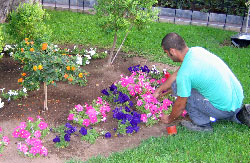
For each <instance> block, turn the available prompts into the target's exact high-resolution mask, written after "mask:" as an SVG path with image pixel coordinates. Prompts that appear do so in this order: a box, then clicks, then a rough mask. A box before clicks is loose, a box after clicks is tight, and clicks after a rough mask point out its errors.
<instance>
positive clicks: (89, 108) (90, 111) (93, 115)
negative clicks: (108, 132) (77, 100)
mask: <svg viewBox="0 0 250 163" xmlns="http://www.w3.org/2000/svg"><path fill="white" fill-rule="evenodd" d="M109 111H110V107H109V104H108V103H107V102H106V101H105V100H102V98H100V97H98V99H97V100H93V102H92V105H88V104H87V103H85V105H84V106H82V105H80V104H78V105H76V106H75V108H74V109H72V110H70V114H69V116H68V120H70V121H73V122H74V123H78V124H79V125H80V126H85V127H88V126H89V125H90V124H97V123H99V122H101V121H106V117H107V112H109Z"/></svg>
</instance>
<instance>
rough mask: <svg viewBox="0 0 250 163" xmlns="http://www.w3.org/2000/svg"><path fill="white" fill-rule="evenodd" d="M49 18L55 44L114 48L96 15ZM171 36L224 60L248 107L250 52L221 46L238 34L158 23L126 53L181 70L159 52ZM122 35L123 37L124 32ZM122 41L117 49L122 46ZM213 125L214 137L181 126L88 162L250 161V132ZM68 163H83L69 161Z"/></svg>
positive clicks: (136, 35)
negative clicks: (167, 133)
mask: <svg viewBox="0 0 250 163" xmlns="http://www.w3.org/2000/svg"><path fill="white" fill-rule="evenodd" d="M48 13H49V14H51V20H50V21H48V22H47V24H49V25H50V26H51V28H52V30H53V36H52V41H53V42H54V43H56V44H66V43H71V44H84V45H85V46H91V47H93V46H97V47H99V48H110V47H111V45H112V41H113V36H112V33H109V34H107V33H105V32H103V31H102V30H101V29H100V28H99V27H98V24H97V23H98V21H97V18H96V16H95V15H87V14H81V13H73V12H69V11H48ZM169 32H176V33H179V34H180V35H181V36H183V38H184V39H185V40H186V42H187V44H188V46H189V47H192V46H201V47H204V48H206V49H208V50H210V51H211V52H213V53H215V54H216V55H218V56H219V57H220V58H221V59H223V60H224V61H225V62H226V63H227V65H228V66H229V67H230V68H231V70H232V71H233V72H234V73H235V74H236V76H237V78H238V79H239V80H240V82H241V83H242V85H243V89H244V95H245V99H244V102H245V103H250V97H249V94H250V84H249V81H250V76H249V74H250V66H249V65H250V64H249V49H250V48H249V47H248V48H234V47H233V46H230V45H228V46H222V43H224V41H225V40H226V42H230V36H232V35H234V34H236V32H231V31H224V30H220V29H214V28H209V27H201V26H189V25H187V26H185V25H175V24H168V23H157V22H154V23H151V24H148V28H147V29H144V30H142V31H138V30H136V29H132V31H131V32H130V34H129V36H128V39H127V41H126V42H125V46H124V48H123V51H125V52H130V53H136V54H140V55H143V56H144V57H147V58H148V59H150V60H153V61H156V62H162V63H166V64H171V65H178V64H176V63H173V62H172V61H170V60H169V59H168V58H167V56H166V55H164V53H163V52H162V49H161V47H160V44H161V39H162V38H163V37H164V36H165V34H167V33H169ZM119 35H120V36H121V37H122V36H124V34H123V33H122V32H120V33H119ZM121 37H120V38H119V39H118V44H119V43H121V41H122V38H121ZM8 41H9V42H11V40H8ZM213 126H214V132H213V133H210V134H207V133H206V134H205V133H195V132H190V131H187V130H186V129H184V128H181V127H178V134H177V135H176V136H169V137H159V138H155V137H152V138H150V139H147V140H145V141H143V142H142V143H141V145H140V146H139V147H137V148H134V149H130V150H125V151H123V152H120V153H113V154H112V155H111V156H110V157H108V158H104V157H101V156H98V157H96V158H91V159H90V160H88V162H249V160H250V158H249V137H250V132H249V128H247V127H246V126H244V125H238V124H235V123H231V122H219V123H216V124H214V125H213ZM68 162H81V161H79V160H77V159H71V160H69V161H68Z"/></svg>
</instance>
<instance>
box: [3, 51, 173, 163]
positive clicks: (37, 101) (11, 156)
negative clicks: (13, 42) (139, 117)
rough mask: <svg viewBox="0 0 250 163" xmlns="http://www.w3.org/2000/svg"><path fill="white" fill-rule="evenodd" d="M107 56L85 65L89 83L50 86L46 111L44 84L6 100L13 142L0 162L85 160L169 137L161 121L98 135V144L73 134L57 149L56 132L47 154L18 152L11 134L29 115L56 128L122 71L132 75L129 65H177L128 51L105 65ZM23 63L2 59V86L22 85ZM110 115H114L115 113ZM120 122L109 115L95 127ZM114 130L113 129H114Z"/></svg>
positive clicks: (6, 128) (6, 121)
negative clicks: (123, 132) (30, 155)
mask: <svg viewBox="0 0 250 163" xmlns="http://www.w3.org/2000/svg"><path fill="white" fill-rule="evenodd" d="M106 61H107V59H98V60H91V63H90V64H89V65H87V66H84V67H83V68H84V69H85V70H87V71H88V72H90V76H88V77H87V80H88V82H87V86H85V87H80V86H77V85H68V84H67V83H63V82H60V83H58V84H57V87H54V86H49V87H48V99H49V102H48V107H49V111H46V112H43V100H44V94H43V87H42V85H41V89H40V90H38V91H31V92H29V93H28V94H29V96H28V97H27V98H25V99H20V100H16V101H10V102H7V101H4V102H5V106H4V108H2V109H1V110H0V126H1V127H2V128H3V130H4V135H6V136H8V137H9V138H10V144H9V146H8V147H7V148H6V150H5V151H4V153H3V156H2V157H1V158H0V162H1V163H10V162H11V163H20V162H25V163H29V162H32V163H36V162H39V163H40V162H43V163H47V162H48V163H51V162H53V163H57V162H58V163H61V162H64V161H65V160H68V159H70V158H72V157H74V158H79V159H80V160H82V161H86V160H87V159H89V158H91V157H93V156H97V155H103V156H108V155H110V154H111V153H112V152H117V151H122V150H125V149H127V148H133V147H136V146H138V145H139V144H140V142H141V141H142V140H144V139H147V138H149V137H151V136H166V135H167V133H166V129H165V128H166V125H164V124H162V123H159V124H157V125H155V126H152V127H145V126H143V125H141V129H140V131H139V132H138V133H135V134H133V135H132V136H122V137H114V136H112V137H111V138H110V139H105V138H98V139H97V141H96V143H95V144H89V143H87V142H83V141H80V137H77V136H73V137H72V138H71V142H70V145H69V147H67V148H63V149H58V148H56V147H54V143H53V141H52V139H53V138H54V137H55V135H54V134H53V133H51V134H49V136H47V137H46V140H45V143H44V146H46V147H47V148H48V157H38V158H33V159H31V158H26V157H24V156H22V155H19V154H18V152H17V142H18V140H17V139H15V138H13V137H12V132H13V130H14V128H15V127H16V126H17V125H19V123H20V122H22V121H25V120H27V117H36V116H37V115H40V116H41V117H43V118H44V119H45V122H47V123H48V125H49V127H56V126H59V125H62V124H65V123H66V122H67V117H68V114H69V110H70V109H72V108H74V106H75V105H77V104H82V105H83V104H84V103H85V102H87V103H91V102H92V101H93V100H94V99H97V97H98V96H101V90H102V89H104V88H107V87H109V86H110V85H111V84H112V83H113V82H114V81H116V80H118V79H120V75H121V74H125V75H129V71H128V67H130V66H133V65H138V64H140V65H145V64H146V65H147V66H149V67H150V68H151V67H152V65H156V66H157V67H158V68H159V69H163V68H167V69H169V70H176V67H170V66H168V65H164V64H160V63H153V62H149V61H148V60H147V59H145V58H141V57H133V58H129V57H127V56H126V54H121V55H120V56H118V58H117V59H116V61H115V62H114V64H113V65H114V67H113V68H112V69H108V68H105V67H104V65H105V63H106ZM20 67H21V65H20V64H18V63H17V62H15V61H13V60H12V58H10V57H4V58H3V59H2V60H1V61H0V88H5V91H7V90H10V89H19V88H21V87H20V86H19V85H18V83H17V80H18V78H20V74H21V73H22V72H21V68H20ZM108 117H112V112H110V113H109V115H108ZM116 125H117V122H116V121H115V120H114V119H112V118H109V119H108V120H107V122H105V123H102V124H98V125H97V126H95V127H96V129H100V130H101V129H105V130H109V131H111V130H112V129H113V128H114V127H116ZM111 133H112V132H111Z"/></svg>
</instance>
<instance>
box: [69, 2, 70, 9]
mask: <svg viewBox="0 0 250 163" xmlns="http://www.w3.org/2000/svg"><path fill="white" fill-rule="evenodd" d="M69 10H70V0H69Z"/></svg>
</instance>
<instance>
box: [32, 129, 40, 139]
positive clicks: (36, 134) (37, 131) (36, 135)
mask: <svg viewBox="0 0 250 163" xmlns="http://www.w3.org/2000/svg"><path fill="white" fill-rule="evenodd" d="M34 136H35V137H36V138H40V137H41V131H40V130H36V131H35V133H34Z"/></svg>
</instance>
